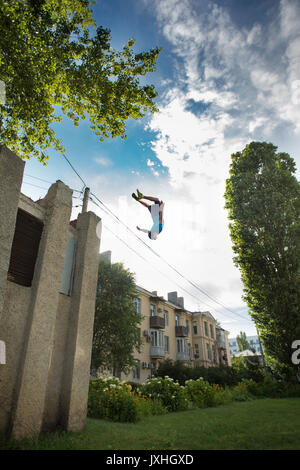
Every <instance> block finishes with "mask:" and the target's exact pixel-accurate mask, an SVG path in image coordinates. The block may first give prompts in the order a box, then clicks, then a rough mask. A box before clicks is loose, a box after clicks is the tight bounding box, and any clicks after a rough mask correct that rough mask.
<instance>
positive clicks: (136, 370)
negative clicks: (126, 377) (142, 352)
mask: <svg viewBox="0 0 300 470" xmlns="http://www.w3.org/2000/svg"><path fill="white" fill-rule="evenodd" d="M140 370H141V366H140V361H137V363H136V364H135V365H134V366H133V368H132V377H133V378H134V379H139V378H140V376H141V375H140Z"/></svg>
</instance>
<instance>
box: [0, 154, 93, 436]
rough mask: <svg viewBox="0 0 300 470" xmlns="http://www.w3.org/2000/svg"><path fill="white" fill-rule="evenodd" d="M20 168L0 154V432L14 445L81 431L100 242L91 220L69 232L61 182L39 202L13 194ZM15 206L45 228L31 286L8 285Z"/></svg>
mask: <svg viewBox="0 0 300 470" xmlns="http://www.w3.org/2000/svg"><path fill="white" fill-rule="evenodd" d="M20 162H21V163H20ZM23 167H24V164H23V162H22V161H21V160H20V159H18V157H17V156H16V155H14V154H13V153H12V152H10V151H8V150H7V149H5V148H4V149H3V148H2V149H0V169H1V173H0V188H1V189H2V188H3V185H4V186H5V185H6V182H5V179H4V180H3V178H4V177H5V175H9V178H8V181H9V183H10V185H11V188H10V191H9V193H8V194H9V198H7V196H6V194H7V193H6V192H5V191H3V194H1V198H0V199H1V201H0V218H1V220H6V219H5V217H6V215H7V213H8V212H9V214H10V215H9V217H8V222H9V223H8V224H7V225H6V230H4V229H3V226H2V225H1V227H2V228H1V232H0V259H1V260H4V261H2V264H1V269H0V288H1V295H0V339H1V340H3V341H5V343H6V364H5V365H0V433H1V434H6V435H7V436H11V437H14V438H17V439H18V438H22V437H32V436H35V435H37V434H39V433H40V432H41V431H44V430H49V429H54V428H56V427H57V426H61V427H63V428H64V429H66V430H73V431H77V430H78V431H79V430H81V429H82V428H83V427H84V425H85V422H86V405H87V392H88V382H89V371H90V356H91V345H92V330H93V320H94V305H95V297H96V284H97V272H98V253H99V243H100V241H99V238H98V237H97V234H96V226H97V224H98V222H99V218H98V217H97V216H96V215H95V214H94V213H92V212H86V213H84V214H80V215H79V217H78V219H77V223H76V228H73V227H72V226H70V215H71V210H72V191H71V189H70V188H68V187H67V186H66V185H65V184H64V183H62V182H61V181H57V182H56V183H55V184H53V185H52V186H51V187H50V189H49V191H48V194H47V195H46V197H45V198H44V199H43V200H40V201H38V203H35V202H33V201H32V200H31V199H29V198H27V197H26V196H24V195H22V194H20V192H19V191H20V186H21V180H22V174H23ZM12 168H13V170H12ZM16 168H17V170H16ZM13 173H14V175H15V176H13ZM14 179H15V182H14V183H13V180H14ZM1 189H0V190H1ZM2 197H4V198H5V200H6V204H4V203H3V201H2ZM18 207H19V208H20V209H23V210H25V211H26V212H28V213H30V214H32V215H33V216H34V217H36V218H38V219H39V220H42V221H43V223H44V227H43V232H42V237H41V241H40V245H39V251H38V256H37V260H36V265H35V271H34V277H33V280H32V285H31V287H24V286H21V285H18V284H16V283H14V282H10V281H8V280H7V270H8V266H9V260H10V251H11V244H12V240H13V236H14V230H15V221H16V214H17V209H18ZM1 211H2V212H1ZM12 214H13V215H12ZM8 232H9V233H8ZM68 237H72V238H74V239H75V240H76V242H77V249H76V256H75V272H74V280H73V290H72V292H71V295H70V296H69V295H64V294H61V293H60V289H61V281H62V272H63V267H64V259H65V250H66V243H67V238H68ZM5 269H6V274H5ZM1 299H2V300H1ZM1 302H2V304H1Z"/></svg>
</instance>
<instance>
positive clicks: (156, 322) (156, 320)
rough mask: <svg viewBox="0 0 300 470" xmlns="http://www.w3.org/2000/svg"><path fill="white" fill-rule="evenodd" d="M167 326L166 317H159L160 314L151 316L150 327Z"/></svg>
mask: <svg viewBox="0 0 300 470" xmlns="http://www.w3.org/2000/svg"><path fill="white" fill-rule="evenodd" d="M164 327H165V319H164V318H162V317H159V316H158V315H154V316H153V317H150V328H162V329H163V328H164Z"/></svg>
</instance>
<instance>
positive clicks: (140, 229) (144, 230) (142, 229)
mask: <svg viewBox="0 0 300 470" xmlns="http://www.w3.org/2000/svg"><path fill="white" fill-rule="evenodd" d="M136 228H137V229H138V230H139V231H140V232H145V233H148V232H149V230H146V229H145V228H140V227H138V226H136Z"/></svg>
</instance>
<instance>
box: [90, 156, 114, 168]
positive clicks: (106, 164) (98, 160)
mask: <svg viewBox="0 0 300 470" xmlns="http://www.w3.org/2000/svg"><path fill="white" fill-rule="evenodd" d="M94 161H95V162H96V163H98V165H100V166H104V167H109V166H111V165H112V164H113V162H112V160H110V158H107V157H95V158H94Z"/></svg>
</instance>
